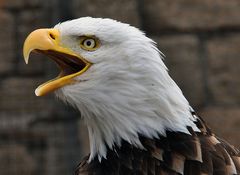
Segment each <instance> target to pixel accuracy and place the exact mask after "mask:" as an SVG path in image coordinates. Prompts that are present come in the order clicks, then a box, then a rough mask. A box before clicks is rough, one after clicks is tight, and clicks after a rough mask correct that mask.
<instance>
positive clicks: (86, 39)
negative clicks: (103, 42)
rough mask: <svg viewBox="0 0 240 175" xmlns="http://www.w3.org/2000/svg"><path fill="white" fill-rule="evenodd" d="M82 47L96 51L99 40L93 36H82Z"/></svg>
mask: <svg viewBox="0 0 240 175" xmlns="http://www.w3.org/2000/svg"><path fill="white" fill-rule="evenodd" d="M80 47H81V48H82V49H84V50H87V51H94V50H96V49H97V48H98V47H99V40H98V39H97V38H95V37H91V36H82V37H80Z"/></svg>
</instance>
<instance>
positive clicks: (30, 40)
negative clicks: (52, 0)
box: [23, 29, 91, 96]
mask: <svg viewBox="0 0 240 175" xmlns="http://www.w3.org/2000/svg"><path fill="white" fill-rule="evenodd" d="M32 51H35V52H39V53H42V54H44V55H47V56H48V57H49V58H51V59H52V60H54V61H55V62H56V63H57V65H58V67H59V68H60V73H59V75H58V76H57V77H56V78H55V79H52V80H50V81H48V82H46V83H44V84H42V85H40V86H39V87H38V88H37V89H36V90H35V94H36V95H37V96H42V95H45V94H47V93H49V92H53V91H54V90H56V89H58V88H60V87H63V86H65V85H67V84H72V83H74V79H73V78H74V77H76V76H78V75H81V74H82V73H84V72H85V71H86V70H87V69H88V68H89V67H90V66H91V63H90V62H88V61H86V60H85V59H84V58H82V57H81V56H80V55H78V54H76V53H74V52H73V51H72V50H71V49H69V48H67V47H64V46H61V45H60V32H59V31H58V30H57V29H38V30H35V31H33V32H32V33H30V34H29V36H28V37H27V38H26V40H25V42H24V46H23V56H24V60H25V62H26V64H28V60H29V55H30V53H31V52H32Z"/></svg>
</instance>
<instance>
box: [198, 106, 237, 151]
mask: <svg viewBox="0 0 240 175" xmlns="http://www.w3.org/2000/svg"><path fill="white" fill-rule="evenodd" d="M199 114H200V115H201V116H202V118H203V119H204V120H205V121H206V122H207V124H208V126H209V127H210V128H211V129H212V131H213V132H214V133H215V134H216V135H217V136H219V137H221V138H223V139H225V140H227V141H228V142H229V143H230V144H233V145H234V146H236V147H238V148H240V134H239V132H240V127H239V126H240V117H239V116H240V108H239V107H231V108H230V107H229V108H226V107H214V106H213V107H207V108H205V109H202V110H201V111H200V112H199Z"/></svg>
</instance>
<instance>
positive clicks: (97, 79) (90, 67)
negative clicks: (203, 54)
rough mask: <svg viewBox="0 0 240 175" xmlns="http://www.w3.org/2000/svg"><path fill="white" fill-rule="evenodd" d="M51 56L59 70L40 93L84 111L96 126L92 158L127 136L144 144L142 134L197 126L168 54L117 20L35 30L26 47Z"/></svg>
mask: <svg viewBox="0 0 240 175" xmlns="http://www.w3.org/2000/svg"><path fill="white" fill-rule="evenodd" d="M31 51H37V52H40V53H43V54H45V55H48V56H49V57H50V58H52V59H53V60H54V61H55V62H56V63H57V65H58V66H59V67H60V70H61V71H60V74H59V75H58V77H56V78H55V79H53V80H50V81H48V82H46V83H44V84H43V85H41V86H39V87H38V88H37V89H36V91H35V93H36V95H37V96H41V95H45V94H47V93H49V92H52V91H55V92H56V94H57V96H59V97H60V98H61V99H62V100H64V101H66V102H68V103H70V104H71V105H73V106H74V107H76V108H77V109H79V110H80V111H81V114H82V117H83V119H84V121H85V123H86V124H87V127H88V130H89V138H90V146H91V155H90V160H91V159H92V158H93V157H94V156H95V155H98V157H99V159H101V158H102V157H105V156H106V149H107V147H108V148H110V149H111V148H112V147H113V146H121V140H126V141H128V142H129V143H131V144H133V145H135V146H137V147H142V145H141V143H140V141H139V138H138V136H139V134H141V135H144V136H146V137H151V138H153V137H158V135H159V134H161V135H164V134H165V131H166V130H175V131H181V132H185V133H188V131H187V129H186V126H188V125H189V126H192V127H193V128H194V129H195V130H197V128H196V127H195V125H194V124H193V121H192V119H191V113H190V107H189V104H188V102H187V100H186V99H185V98H184V96H183V95H182V92H181V90H180V89H179V88H178V86H177V85H176V84H175V83H174V81H173V80H172V79H171V78H170V76H169V75H168V72H167V68H166V67H165V65H164V63H163V61H162V58H161V53H160V52H159V51H158V49H157V48H156V46H155V43H154V42H153V41H152V40H151V39H149V38H148V37H146V36H145V34H144V33H143V32H141V31H140V30H138V29H137V28H135V27H132V26H130V25H128V24H124V23H121V22H117V21H115V20H111V19H102V18H91V17H84V18H79V19H75V20H72V21H67V22H64V23H60V24H57V25H56V26H55V27H54V28H51V29H38V30H36V31H33V32H32V33H31V34H30V35H29V36H28V37H27V39H26V41H25V44H24V57H25V61H26V62H28V57H29V54H30V52H31Z"/></svg>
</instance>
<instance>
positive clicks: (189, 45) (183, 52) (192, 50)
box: [153, 35, 205, 107]
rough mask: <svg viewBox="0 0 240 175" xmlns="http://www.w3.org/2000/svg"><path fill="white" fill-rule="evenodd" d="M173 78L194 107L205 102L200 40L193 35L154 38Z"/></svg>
mask: <svg viewBox="0 0 240 175" xmlns="http://www.w3.org/2000/svg"><path fill="white" fill-rule="evenodd" d="M153 39H154V40H155V41H156V42H157V43H158V47H159V49H160V50H161V51H162V52H163V54H165V56H166V58H165V59H164V60H165V62H166V65H167V67H168V69H169V73H170V75H171V77H172V78H173V79H174V81H176V83H177V84H178V85H179V86H180V88H181V89H182V91H183V94H184V95H185V96H186V98H187V99H188V100H189V102H190V104H191V105H192V106H193V107H198V106H201V105H202V104H203V103H204V100H205V94H204V88H203V79H202V72H201V64H200V61H199V57H198V39H197V38H196V37H195V36H193V35H179V36H163V37H153Z"/></svg>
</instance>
